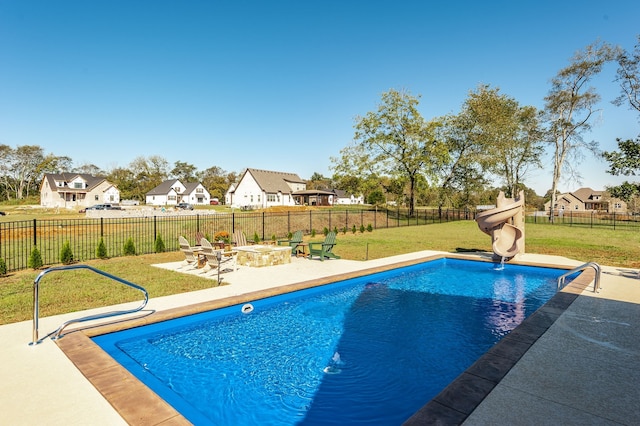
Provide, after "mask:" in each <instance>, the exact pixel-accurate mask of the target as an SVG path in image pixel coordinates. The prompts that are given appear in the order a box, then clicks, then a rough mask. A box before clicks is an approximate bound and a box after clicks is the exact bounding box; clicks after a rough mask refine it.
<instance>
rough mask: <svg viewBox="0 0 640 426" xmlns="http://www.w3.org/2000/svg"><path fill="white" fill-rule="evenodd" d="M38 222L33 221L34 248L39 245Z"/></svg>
mask: <svg viewBox="0 0 640 426" xmlns="http://www.w3.org/2000/svg"><path fill="white" fill-rule="evenodd" d="M36 221H37V219H33V246H34V247H35V246H36V244H37V243H38V237H37V236H36V235H37V234H38V232H37V231H38V226H37V225H36Z"/></svg>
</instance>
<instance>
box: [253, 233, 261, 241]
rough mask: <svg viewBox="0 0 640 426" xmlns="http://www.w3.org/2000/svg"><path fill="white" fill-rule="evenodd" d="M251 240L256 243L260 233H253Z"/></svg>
mask: <svg viewBox="0 0 640 426" xmlns="http://www.w3.org/2000/svg"><path fill="white" fill-rule="evenodd" d="M253 242H254V243H256V244H258V243H259V242H260V235H258V233H257V232H254V233H253Z"/></svg>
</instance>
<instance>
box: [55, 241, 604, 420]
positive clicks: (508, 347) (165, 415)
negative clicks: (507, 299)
mask: <svg viewBox="0 0 640 426" xmlns="http://www.w3.org/2000/svg"><path fill="white" fill-rule="evenodd" d="M443 258H450V259H464V260H473V261H481V262H493V260H491V259H487V258H478V257H477V256H471V255H460V254H453V253H443V254H437V255H432V256H425V257H420V258H416V259H411V260H406V261H402V262H395V263H391V264H387V265H382V266H377V267H372V268H366V269H362V270H358V271H353V272H348V273H342V274H335V275H330V276H326V277H323V278H318V279H312V280H308V281H302V282H298V283H294V284H288V285H284V286H280V287H273V288H269V289H265V290H259V291H254V292H250V293H245V294H242V295H237V296H231V297H226V298H223V299H217V300H211V301H205V302H201V303H197V304H193V305H188V306H184V307H178V308H172V309H167V310H164V311H158V312H153V313H150V314H149V315H146V316H143V317H138V318H135V319H131V320H126V321H120V322H116V323H111V324H108V325H101V326H95V327H89V328H79V329H74V330H70V331H67V332H66V333H65V334H64V338H61V339H59V340H56V344H57V346H58V347H59V348H60V349H61V350H62V352H63V353H64V354H65V355H66V356H67V357H68V358H69V360H70V361H71V362H72V363H73V364H74V365H75V366H76V367H77V368H78V370H80V372H81V373H82V374H83V375H84V376H85V377H86V379H87V380H88V381H89V382H90V383H91V384H92V385H93V386H94V387H95V388H96V389H97V390H98V392H100V394H102V396H103V397H104V398H105V399H106V400H107V401H108V402H109V403H110V404H111V406H112V407H113V408H114V409H115V410H116V411H117V412H118V413H119V414H120V415H121V416H122V418H123V419H124V420H125V421H126V422H127V423H129V424H132V425H138V424H160V423H163V424H176V425H182V424H185V425H186V424H191V423H190V422H189V421H188V420H187V419H186V418H184V417H183V416H182V415H181V414H180V413H179V412H177V411H176V410H175V409H174V408H173V407H172V406H171V405H169V404H168V403H167V402H165V401H164V400H163V399H162V398H160V397H159V396H158V395H157V394H156V393H155V392H153V391H152V390H151V389H150V388H148V387H147V386H146V385H145V384H144V383H142V382H141V381H140V380H139V379H137V378H136V377H135V376H134V375H132V374H131V373H129V372H128V371H127V370H126V369H125V368H124V367H122V366H121V365H120V364H119V363H117V362H116V361H115V360H114V359H113V358H111V356H109V355H108V354H107V353H106V352H104V351H103V350H102V348H100V347H99V346H98V345H96V344H95V343H94V342H93V341H92V340H91V337H95V336H98V335H101V334H107V333H112V332H116V331H121V330H124V329H129V328H134V327H140V326H144V325H148V324H153V323H157V322H162V321H167V320H170V319H173V318H178V317H182V316H187V315H192V314H196V313H200V312H205V311H209V310H213V309H219V308H223V307H227V306H233V305H238V304H243V303H247V302H251V301H255V300H257V299H263V298H266V297H271V296H277V295H281V294H285V293H290V292H293V291H298V290H303V289H307V288H313V287H318V286H322V285H325V284H330V283H333V282H335V281H340V280H346V279H350V278H357V277H361V276H364V275H369V274H372V273H377V272H384V271H387V270H390V269H395V268H400V267H403V266H411V265H415V264H418V263H423V262H428V261H433V260H437V259H443ZM510 264H518V265H525V266H538V267H550V268H555V269H567V270H571V269H573V268H574V266H565V265H557V264H545V263H539V262H535V263H534V262H521V261H511V262H510ZM594 276H595V272H594V271H592V270H586V271H583V272H582V273H581V274H580V276H579V277H578V278H576V279H575V280H573V281H572V282H571V283H570V284H569V285H567V286H566V287H565V288H564V289H563V290H562V291H560V292H558V293H556V294H555V295H554V296H553V297H552V298H551V299H550V300H549V301H548V302H547V303H545V304H544V305H543V306H542V307H541V308H539V309H538V310H537V311H536V312H534V313H533V314H532V315H530V316H529V317H528V318H526V319H525V320H524V321H523V322H522V323H521V324H520V325H519V326H518V327H516V328H515V329H514V330H513V331H512V332H511V333H510V334H509V335H508V336H507V337H505V338H504V339H502V340H501V341H500V342H498V343H497V344H496V345H494V346H493V347H492V348H491V349H490V350H489V351H488V352H486V353H485V354H484V355H483V356H482V357H480V358H479V359H478V360H477V361H476V362H475V363H474V364H473V365H472V366H471V367H469V368H468V369H467V370H466V371H464V372H463V373H462V374H461V375H460V376H458V378H457V379H455V380H454V381H453V382H452V383H450V384H449V385H448V386H447V387H446V388H445V389H444V390H443V391H442V392H440V393H439V394H438V395H437V396H436V397H435V398H433V399H432V400H431V401H429V402H427V403H426V404H425V405H424V406H423V407H422V408H421V409H420V410H418V411H417V412H416V413H415V414H414V415H413V416H411V417H410V418H409V419H408V420H407V421H406V423H405V424H407V425H415V424H425V423H427V424H431V423H440V422H443V423H446V424H461V423H462V422H464V420H465V419H466V418H467V417H468V416H469V415H470V414H471V412H473V410H474V409H475V408H476V407H477V406H478V405H479V404H480V402H482V400H483V399H484V398H485V397H486V396H487V395H488V394H489V393H490V392H491V390H493V388H494V387H495V386H496V385H497V384H498V383H499V382H500V380H501V379H502V378H503V377H504V376H505V375H506V374H507V373H508V372H509V370H510V369H511V368H512V367H513V366H514V365H515V364H516V362H517V361H518V360H519V359H520V358H521V357H522V356H523V355H524V353H526V351H527V350H528V349H529V348H530V347H531V346H532V345H533V344H534V343H535V341H536V340H538V338H539V337H540V336H542V334H544V333H545V332H546V331H547V329H548V328H549V327H550V326H551V325H552V324H553V323H554V322H555V320H556V319H557V318H558V317H559V316H560V315H561V314H562V313H563V312H564V311H565V310H566V308H568V307H569V306H570V305H571V303H573V301H574V300H575V299H576V298H577V297H578V295H579V294H580V293H581V292H582V291H583V290H584V289H585V288H586V287H587V286H588V285H589V284H590V283H591V282H592V281H593V279H594Z"/></svg>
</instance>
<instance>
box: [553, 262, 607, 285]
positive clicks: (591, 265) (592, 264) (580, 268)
mask: <svg viewBox="0 0 640 426" xmlns="http://www.w3.org/2000/svg"><path fill="white" fill-rule="evenodd" d="M587 268H593V270H594V271H595V272H596V277H595V279H594V281H593V292H594V293H597V292H598V290H599V289H600V275H601V274H602V268H600V265H598V264H597V263H596V262H587V263H585V264H584V265H580V266H578V267H576V268H573V269H572V270H570V271H569V272H565V273H564V274H562V275H560V276H559V277H558V291H560V290H561V289H562V288H563V287H564V286H565V281H566V278H567V277H568V276H569V275H572V274H575V273H576V272H580V271H584V270H585V269H587Z"/></svg>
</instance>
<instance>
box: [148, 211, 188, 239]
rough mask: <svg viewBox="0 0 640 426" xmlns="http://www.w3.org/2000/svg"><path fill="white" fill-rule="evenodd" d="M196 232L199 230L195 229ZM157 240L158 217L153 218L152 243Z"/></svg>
mask: <svg viewBox="0 0 640 426" xmlns="http://www.w3.org/2000/svg"><path fill="white" fill-rule="evenodd" d="M196 228H197V227H196ZM196 230H199V229H196ZM157 238H158V216H153V241H155V240H156V239H157Z"/></svg>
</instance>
